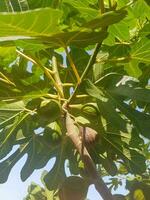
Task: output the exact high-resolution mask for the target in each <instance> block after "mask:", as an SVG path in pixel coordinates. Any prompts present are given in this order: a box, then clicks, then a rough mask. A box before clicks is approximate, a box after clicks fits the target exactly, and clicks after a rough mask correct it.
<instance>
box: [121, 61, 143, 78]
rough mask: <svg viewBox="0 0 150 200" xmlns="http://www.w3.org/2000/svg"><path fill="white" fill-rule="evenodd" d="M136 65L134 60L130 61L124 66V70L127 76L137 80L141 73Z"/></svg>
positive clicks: (136, 62)
mask: <svg viewBox="0 0 150 200" xmlns="http://www.w3.org/2000/svg"><path fill="white" fill-rule="evenodd" d="M138 64H139V63H138V61H136V60H132V61H130V62H129V63H127V64H125V66H124V69H125V71H126V72H127V73H128V75H129V76H133V77H135V78H139V77H140V76H141V75H142V71H141V70H140V68H139V66H138Z"/></svg>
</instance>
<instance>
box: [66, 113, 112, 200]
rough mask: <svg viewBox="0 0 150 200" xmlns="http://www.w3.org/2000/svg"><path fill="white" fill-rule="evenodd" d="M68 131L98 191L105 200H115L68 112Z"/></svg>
mask: <svg viewBox="0 0 150 200" xmlns="http://www.w3.org/2000/svg"><path fill="white" fill-rule="evenodd" d="M66 129H67V136H68V137H69V138H70V139H71V141H72V142H73V144H74V146H75V148H76V149H77V151H78V152H79V154H80V156H81V159H82V161H83V163H84V166H85V169H86V171H87V172H88V174H89V177H90V178H91V180H92V182H93V184H94V185H95V188H96V190H97V191H98V192H99V193H100V195H101V196H102V197H103V199H104V200H113V196H112V194H111V192H110V191H109V189H108V188H107V186H106V184H105V183H104V181H103V179H102V178H101V176H100V175H99V174H98V172H97V170H96V167H95V164H94V162H93V160H92V158H91V156H90V154H89V153H88V151H87V149H86V147H85V146H84V147H83V146H82V140H81V139H80V136H79V134H78V131H77V129H76V127H75V125H74V121H73V119H72V118H71V117H70V114H69V113H68V112H66Z"/></svg>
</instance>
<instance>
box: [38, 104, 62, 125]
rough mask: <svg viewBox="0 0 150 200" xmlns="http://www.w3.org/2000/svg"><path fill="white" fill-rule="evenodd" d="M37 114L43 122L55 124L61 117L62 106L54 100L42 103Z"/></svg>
mask: <svg viewBox="0 0 150 200" xmlns="http://www.w3.org/2000/svg"><path fill="white" fill-rule="evenodd" d="M37 113H38V115H39V117H40V118H41V120H43V121H45V122H53V121H55V120H56V119H57V118H58V117H59V116H60V115H61V109H60V105H59V103H58V102H57V101H54V100H50V101H42V102H41V105H40V108H39V109H38V111H37Z"/></svg>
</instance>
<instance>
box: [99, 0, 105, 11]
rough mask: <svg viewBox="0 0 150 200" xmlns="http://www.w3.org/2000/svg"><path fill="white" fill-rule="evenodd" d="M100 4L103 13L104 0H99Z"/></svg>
mask: <svg viewBox="0 0 150 200" xmlns="http://www.w3.org/2000/svg"><path fill="white" fill-rule="evenodd" d="M99 6H100V10H101V14H103V13H104V12H105V6H104V0H99Z"/></svg>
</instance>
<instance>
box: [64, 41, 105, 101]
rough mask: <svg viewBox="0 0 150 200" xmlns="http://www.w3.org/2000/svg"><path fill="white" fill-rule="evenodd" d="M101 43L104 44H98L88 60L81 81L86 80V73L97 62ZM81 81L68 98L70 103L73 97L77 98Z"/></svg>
mask: <svg viewBox="0 0 150 200" xmlns="http://www.w3.org/2000/svg"><path fill="white" fill-rule="evenodd" d="M101 44H102V43H98V44H96V46H95V49H94V52H93V54H92V56H91V57H90V59H89V62H88V64H87V66H86V68H85V70H84V72H83V73H82V75H81V79H80V83H81V82H82V81H83V80H84V78H85V77H86V75H87V74H88V72H89V70H90V69H91V67H92V66H93V64H94V63H95V60H96V56H97V54H98V52H99V49H100V47H101ZM80 83H79V84H77V86H76V88H75V90H74V93H73V94H72V95H71V96H70V98H69V99H68V104H70V103H71V102H72V101H73V99H74V98H75V96H76V93H77V91H78V88H79V85H80Z"/></svg>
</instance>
